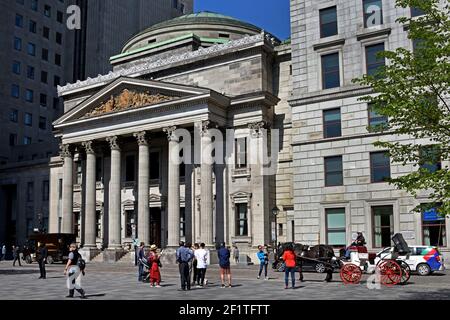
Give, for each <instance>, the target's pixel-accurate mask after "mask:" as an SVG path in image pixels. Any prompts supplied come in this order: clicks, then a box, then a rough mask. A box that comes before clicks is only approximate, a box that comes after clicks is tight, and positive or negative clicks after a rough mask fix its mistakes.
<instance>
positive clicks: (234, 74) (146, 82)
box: [49, 12, 293, 261]
mask: <svg viewBox="0 0 450 320" xmlns="http://www.w3.org/2000/svg"><path fill="white" fill-rule="evenodd" d="M290 61H291V51H290V44H289V43H281V42H280V41H279V40H278V39H276V38H275V37H274V36H272V35H270V34H268V33H266V32H264V31H263V30H261V29H260V28H258V27H256V26H253V25H251V24H248V23H246V22H242V21H239V20H236V19H233V18H231V17H227V16H223V15H220V14H213V13H209V12H201V13H196V14H189V15H185V16H182V17H179V18H175V19H172V20H169V21H166V22H162V23H160V24H157V25H154V26H153V27H151V28H149V29H146V30H144V31H142V32H141V33H139V34H137V35H136V36H134V37H133V38H131V39H130V40H129V41H128V42H127V43H126V44H125V45H124V47H123V50H122V52H121V53H119V54H118V55H116V56H113V57H111V59H110V62H111V64H112V65H113V67H114V69H113V71H112V72H110V73H108V74H106V75H99V76H98V77H96V78H88V79H87V80H85V81H78V82H76V83H74V84H68V85H66V86H64V87H59V94H60V96H61V97H62V99H63V100H64V115H63V116H62V117H60V118H59V119H58V120H57V121H55V122H54V123H53V125H54V133H55V136H56V137H57V138H59V139H60V141H61V153H60V156H58V157H53V158H52V159H51V164H50V167H51V168H50V204H49V206H50V218H49V229H50V230H49V231H50V232H64V233H66V232H67V233H71V232H75V233H76V234H77V237H78V240H79V242H80V243H81V244H82V245H83V248H84V249H85V251H86V253H87V258H88V259H91V258H93V257H94V256H97V255H98V253H99V252H100V250H102V249H106V250H104V251H102V253H101V255H100V256H103V257H104V260H108V261H110V260H117V259H120V257H121V255H122V249H129V248H130V247H131V243H132V239H133V238H135V237H137V238H138V239H139V241H143V242H145V243H146V244H147V245H149V244H156V245H158V246H160V247H163V248H165V247H176V246H177V245H178V242H179V241H180V240H186V241H191V242H199V241H200V242H205V243H206V245H208V246H211V247H212V246H214V245H215V244H216V243H219V242H222V241H224V242H226V243H228V244H231V243H235V244H236V245H237V246H238V247H239V248H240V251H241V253H242V254H250V253H252V254H251V256H252V257H253V252H254V251H255V250H256V248H257V246H258V245H260V244H272V243H274V242H275V241H284V240H285V238H286V236H290V237H291V238H292V237H293V230H292V225H293V223H287V220H286V219H287V218H286V217H288V216H291V217H292V216H293V211H292V210H293V198H292V192H291V189H292V181H291V177H292V172H291V171H290V170H291V163H292V159H291V154H292V153H291V151H290V148H291V135H290V133H291V116H290V108H289V105H288V102H287V100H288V98H289V94H290V91H291V88H290V83H291V79H290V72H291V69H290ZM177 129H184V132H185V133H186V134H185V135H184V136H183V137H180V136H179V135H178V134H177V131H176V130H177ZM208 129H214V130H216V132H222V133H223V134H224V136H225V133H226V132H227V129H228V131H230V129H231V131H232V132H233V133H234V134H233V136H232V137H231V139H232V140H231V146H232V147H231V148H228V149H227V150H217V149H216V150H214V151H213V152H214V153H215V156H217V157H219V155H221V154H222V153H223V156H222V158H224V159H227V161H228V162H227V164H221V163H217V162H216V163H213V164H210V162H205V161H204V159H203V157H209V155H208V153H207V152H206V153H205V152H203V150H205V149H206V148H207V146H210V145H211V144H212V143H213V142H214V143H215V142H217V137H215V136H213V135H212V134H211V133H210V130H208ZM275 129H276V130H277V132H278V133H279V137H280V139H279V142H278V143H277V145H276V146H274V147H275V149H272V150H275V152H274V151H272V152H271V156H272V157H273V156H275V157H274V158H275V159H276V160H275V161H276V163H275V165H276V167H277V170H276V171H275V172H274V174H271V175H267V174H264V171H263V165H262V164H260V163H253V162H252V161H250V158H251V155H255V153H262V152H263V150H264V147H266V148H269V147H270V145H271V141H272V140H271V139H270V138H269V137H271V136H273V135H274V133H275ZM272 133H273V134H272ZM196 134H198V137H200V138H199V141H200V143H199V144H197V146H194V140H195V139H194V136H195V135H196ZM227 139H228V141H230V139H229V138H228V137H227ZM186 145H192V149H191V151H189V149H186V148H184V147H185V146H186ZM187 150H188V151H187ZM188 152H189V153H190V154H189V155H190V156H192V157H193V158H195V156H199V157H200V161H197V162H188V161H185V162H186V163H181V164H177V163H174V162H172V161H169V159H171V158H172V157H177V155H182V156H183V158H184V159H186V156H187V153H188ZM288 227H289V228H290V229H289V228H288ZM289 232H290V233H289ZM283 237H284V238H283Z"/></svg>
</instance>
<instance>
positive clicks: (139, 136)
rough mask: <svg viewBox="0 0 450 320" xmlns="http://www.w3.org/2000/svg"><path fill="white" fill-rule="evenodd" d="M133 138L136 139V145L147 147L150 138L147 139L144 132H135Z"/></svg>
mask: <svg viewBox="0 0 450 320" xmlns="http://www.w3.org/2000/svg"><path fill="white" fill-rule="evenodd" d="M133 136H134V137H135V138H136V140H137V143H138V145H140V146H148V143H149V142H150V138H149V137H148V135H147V132H146V131H140V132H135V133H133Z"/></svg>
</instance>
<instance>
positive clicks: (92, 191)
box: [82, 141, 97, 249]
mask: <svg viewBox="0 0 450 320" xmlns="http://www.w3.org/2000/svg"><path fill="white" fill-rule="evenodd" d="M82 145H83V147H84V148H85V150H86V180H85V181H86V184H85V186H84V190H85V193H86V196H85V199H86V206H85V208H86V209H85V217H86V218H85V225H84V230H85V240H84V248H87V249H90V248H96V247H97V245H96V236H95V234H96V229H97V222H96V221H95V220H96V192H97V191H96V183H95V161H96V157H95V151H94V148H93V146H92V141H86V142H83V144H82Z"/></svg>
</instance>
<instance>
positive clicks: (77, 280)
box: [64, 243, 86, 299]
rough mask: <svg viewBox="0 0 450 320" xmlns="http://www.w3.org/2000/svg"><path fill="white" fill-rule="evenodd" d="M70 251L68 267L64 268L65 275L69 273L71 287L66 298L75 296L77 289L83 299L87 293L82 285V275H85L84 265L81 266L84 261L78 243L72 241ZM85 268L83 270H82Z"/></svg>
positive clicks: (68, 282) (68, 287) (69, 286)
mask: <svg viewBox="0 0 450 320" xmlns="http://www.w3.org/2000/svg"><path fill="white" fill-rule="evenodd" d="M69 250H70V253H69V257H68V259H69V260H67V264H66V268H65V269H64V275H67V289H69V295H68V296H66V298H73V295H74V293H75V290H77V292H78V293H79V294H80V295H81V298H82V299H86V293H85V292H84V290H83V288H82V287H81V275H83V276H84V275H85V271H84V267H83V268H80V265H82V266H84V264H83V263H82V262H83V261H84V260H82V257H81V255H80V253H79V252H78V247H77V244H76V243H72V244H71V245H70V247H69ZM81 269H83V270H81Z"/></svg>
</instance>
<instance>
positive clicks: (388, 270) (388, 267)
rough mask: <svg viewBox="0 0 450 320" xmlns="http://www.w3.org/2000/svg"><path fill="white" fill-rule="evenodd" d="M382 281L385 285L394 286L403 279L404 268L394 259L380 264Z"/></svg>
mask: <svg viewBox="0 0 450 320" xmlns="http://www.w3.org/2000/svg"><path fill="white" fill-rule="evenodd" d="M378 270H379V272H380V282H381V284H383V285H385V286H394V285H396V284H398V283H400V282H401V281H402V273H403V272H402V268H401V267H400V265H399V264H398V263H397V262H395V261H394V260H385V261H382V262H381V263H380V264H379V265H378Z"/></svg>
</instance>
